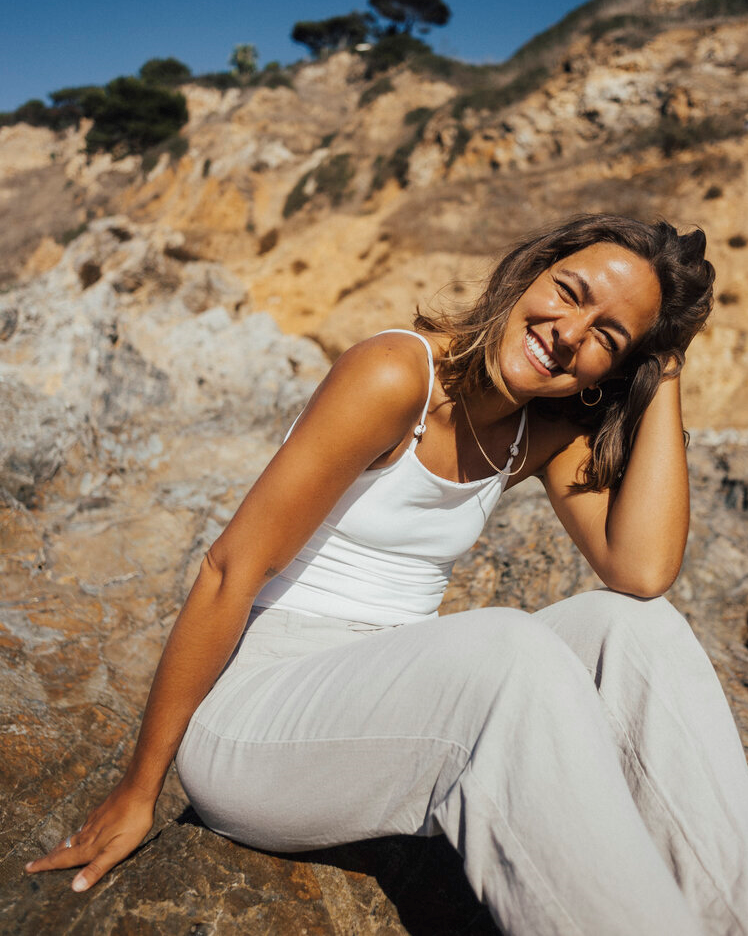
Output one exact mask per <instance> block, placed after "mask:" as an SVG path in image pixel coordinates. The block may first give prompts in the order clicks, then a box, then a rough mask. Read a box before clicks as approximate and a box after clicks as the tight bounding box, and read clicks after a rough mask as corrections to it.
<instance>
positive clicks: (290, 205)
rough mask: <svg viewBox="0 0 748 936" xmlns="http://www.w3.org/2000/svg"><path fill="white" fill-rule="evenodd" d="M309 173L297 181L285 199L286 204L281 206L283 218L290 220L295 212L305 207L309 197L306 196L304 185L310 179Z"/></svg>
mask: <svg viewBox="0 0 748 936" xmlns="http://www.w3.org/2000/svg"><path fill="white" fill-rule="evenodd" d="M311 175H312V173H311V172H305V173H304V175H303V176H302V177H301V178H300V179H299V181H298V182H297V183H296V185H294V187H293V188H292V189H291V191H290V192H289V193H288V195H287V197H286V202H285V204H284V205H283V217H284V218H290V217H291V215H293V214H296V212H297V211H301V209H302V208H303V207H304V205H306V203H307V202H308V201H309V198H310V196H309V195H307V194H306V192H305V191H304V189H305V188H306V184H307V182H308V181H309V179H310V178H311Z"/></svg>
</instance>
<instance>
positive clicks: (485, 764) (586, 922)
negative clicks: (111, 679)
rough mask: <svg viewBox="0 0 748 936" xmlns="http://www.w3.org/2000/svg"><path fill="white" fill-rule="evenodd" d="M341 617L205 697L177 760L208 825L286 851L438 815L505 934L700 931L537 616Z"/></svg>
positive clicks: (591, 710) (574, 678)
mask: <svg viewBox="0 0 748 936" xmlns="http://www.w3.org/2000/svg"><path fill="white" fill-rule="evenodd" d="M306 620H307V622H311V623H308V624H307V625H305V626H306V627H307V630H308V632H310V633H311V632H313V631H314V629H315V627H317V628H319V627H323V626H324V625H323V624H320V623H316V624H315V623H314V621H315V619H306ZM349 636H350V635H346V642H345V644H344V645H340V646H329V647H326V648H323V649H318V650H313V651H312V652H308V653H305V654H304V655H301V656H287V657H285V658H274V657H273V656H272V655H269V654H268V655H266V656H264V657H262V656H261V655H260V656H257V657H256V658H255V660H254V662H253V661H252V660H250V661H249V663H248V665H245V666H242V665H233V667H232V668H230V669H229V671H227V673H226V674H225V675H224V677H222V679H221V680H220V681H219V683H218V684H217V686H216V687H215V689H214V691H213V692H211V694H210V695H209V696H208V697H207V698H206V700H205V702H204V703H203V704H202V705H201V707H200V708H199V709H198V711H197V712H196V714H195V717H194V718H193V720H192V722H191V724H190V727H189V729H188V732H187V734H186V736H185V740H184V742H183V744H182V747H181V748H180V751H179V755H178V759H177V765H178V768H179V773H180V777H181V779H182V782H183V784H184V786H185V789H186V792H187V794H188V796H189V797H190V799H191V800H192V802H193V805H194V806H195V808H196V810H197V812H198V813H199V814H200V815H201V816H202V817H203V819H204V820H205V822H206V823H207V824H208V825H209V826H211V827H212V828H214V829H216V831H219V832H221V833H223V834H226V835H229V836H230V837H232V838H235V839H238V840H240V841H243V842H246V843H247V844H250V845H254V846H256V847H261V848H266V849H271V850H281V851H294V850H306V849H309V848H314V847H321V846H327V845H332V844H337V843H342V842H346V841H352V840H356V839H361V838H371V837H376V836H381V835H389V834H396V833H416V834H435V833H437V832H439V831H444V833H445V834H446V835H447V836H448V838H449V840H450V841H451V842H452V844H453V845H454V846H455V847H456V848H458V850H459V851H460V853H461V854H462V856H463V858H464V865H465V870H466V873H467V876H468V879H469V880H470V883H471V885H472V886H473V888H474V890H475V891H476V893H477V895H478V897H479V898H480V899H482V900H483V901H484V902H487V903H488V904H489V907H490V908H491V911H492V914H493V916H494V919H495V920H496V922H497V923H498V924H499V925H500V926H501V927H502V928H503V929H504V931H505V932H507V933H508V934H528V936H530V934H531V936H545V934H556V936H561V934H563V936H568V934H589V936H601V934H603V936H662V934H663V933H678V934H679V936H693V934H696V933H701V932H702V930H701V929H700V927H699V926H698V924H697V923H696V921H695V919H694V918H693V917H692V915H691V913H690V911H689V910H688V908H687V906H686V903H685V901H684V900H683V897H682V895H681V893H680V891H679V890H678V887H677V885H676V883H675V881H674V880H673V878H672V875H671V874H670V873H669V871H668V869H667V867H666V865H665V863H664V862H663V860H662V858H661V856H660V855H659V853H658V852H657V849H656V848H655V846H654V845H653V843H652V841H651V839H650V837H649V835H648V833H647V831H646V828H645V826H644V824H643V822H642V820H641V817H640V816H639V813H638V812H637V810H636V808H635V806H634V803H633V800H632V798H631V795H630V793H629V790H628V788H627V786H626V782H625V779H624V777H623V774H622V771H621V769H620V766H619V763H618V754H617V750H616V747H615V745H614V743H613V739H612V735H611V732H610V729H609V726H608V724H607V722H606V719H605V715H604V713H603V710H602V706H601V704H600V701H599V699H598V696H597V693H596V691H595V687H594V685H593V683H592V682H591V680H590V679H589V676H588V673H587V670H586V669H585V667H584V666H583V665H582V664H581V663H580V662H579V660H578V659H577V658H576V656H574V654H573V653H572V651H571V650H570V649H569V648H568V647H567V646H566V645H565V644H564V643H563V641H562V640H561V639H560V638H558V637H557V636H556V635H555V634H553V633H552V632H551V631H550V630H549V629H548V628H547V627H545V626H544V625H541V624H540V623H538V622H536V621H533V620H532V619H531V617H530V616H529V615H526V614H523V613H522V612H519V611H513V610H508V609H483V610H479V611H474V612H467V613H464V614H457V615H451V616H448V617H444V618H440V619H437V620H435V621H427V622H423V623H418V624H408V625H405V626H403V627H399V628H394V629H392V630H390V631H387V632H383V633H377V634H373V635H367V636H358V637H357V638H356V639H353V640H351V639H349ZM235 662H237V661H235Z"/></svg>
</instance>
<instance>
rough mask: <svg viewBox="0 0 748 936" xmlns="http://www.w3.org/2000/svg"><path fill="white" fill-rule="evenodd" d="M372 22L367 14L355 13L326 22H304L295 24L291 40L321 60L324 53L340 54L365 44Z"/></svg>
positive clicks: (334, 17)
mask: <svg viewBox="0 0 748 936" xmlns="http://www.w3.org/2000/svg"><path fill="white" fill-rule="evenodd" d="M370 22H371V21H370V19H369V17H368V16H367V14H362V13H355V12H354V13H349V14H347V15H346V16H332V17H330V18H329V19H325V20H304V21H302V22H299V23H294V26H293V30H292V31H291V40H292V41H293V42H298V43H299V44H300V45H305V46H306V47H307V49H309V51H310V52H311V53H312V55H313V56H314V58H319V57H320V55H322V54H323V53H324V52H339V51H340V50H341V49H351V48H353V47H354V46H356V45H358V44H359V43H360V42H364V41H365V40H366V36H367V34H368V32H369V26H370Z"/></svg>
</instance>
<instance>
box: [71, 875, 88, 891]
mask: <svg viewBox="0 0 748 936" xmlns="http://www.w3.org/2000/svg"><path fill="white" fill-rule="evenodd" d="M87 887H88V884H87V883H86V879H85V878H83V877H77V878H76V879H75V880H74V881H73V890H74V891H78V892H80V891H84V890H85V889H86V888H87Z"/></svg>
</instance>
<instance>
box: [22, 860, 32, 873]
mask: <svg viewBox="0 0 748 936" xmlns="http://www.w3.org/2000/svg"><path fill="white" fill-rule="evenodd" d="M33 864H34V862H33V861H27V862H26V864H25V865H24V868H25V869H26V870H27V871H30V870H31V868H32V865H33Z"/></svg>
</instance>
